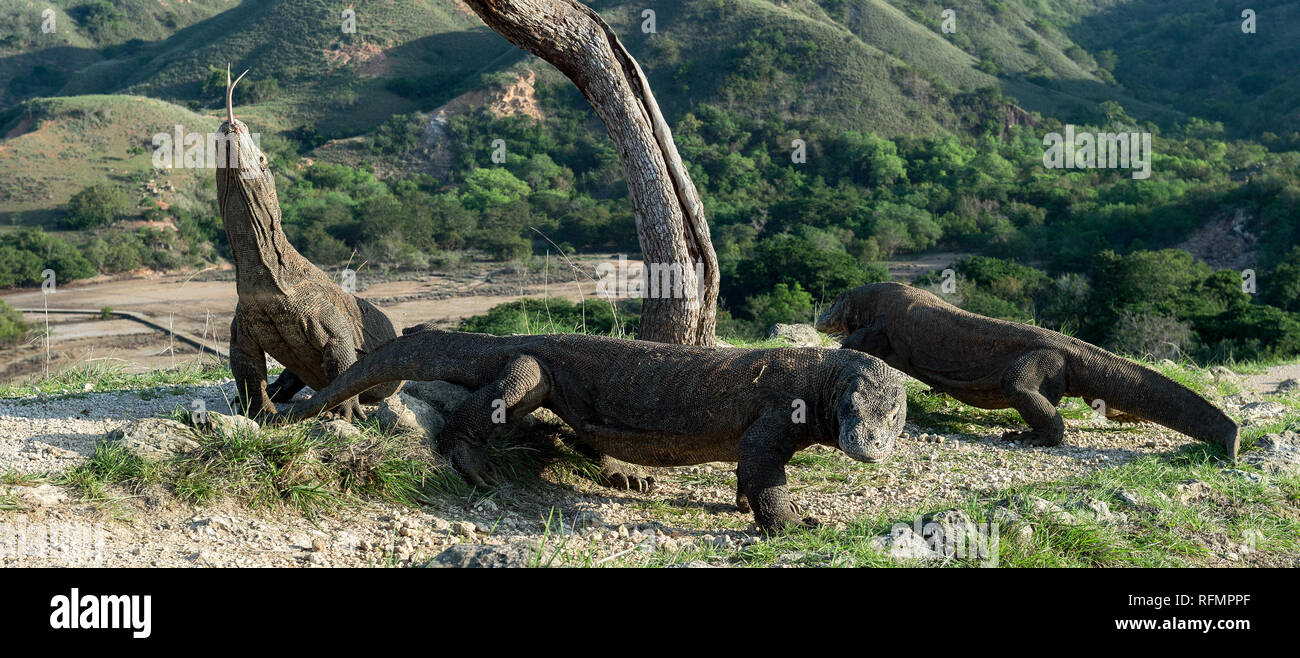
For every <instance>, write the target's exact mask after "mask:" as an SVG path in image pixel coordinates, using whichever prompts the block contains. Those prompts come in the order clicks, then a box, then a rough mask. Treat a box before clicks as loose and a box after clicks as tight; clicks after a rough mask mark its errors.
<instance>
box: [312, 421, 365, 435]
mask: <svg viewBox="0 0 1300 658" xmlns="http://www.w3.org/2000/svg"><path fill="white" fill-rule="evenodd" d="M317 436H320V437H323V438H327V439H343V440H345V441H350V440H354V439H359V438H361V430H360V429H357V427H356V426H355V425H353V424H352V423H349V422H347V421H346V420H342V419H339V418H334V419H331V420H327V421H325V422H324V423H322V424H321V426H320V430H318V432H317Z"/></svg>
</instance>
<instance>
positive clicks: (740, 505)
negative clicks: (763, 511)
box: [736, 491, 753, 514]
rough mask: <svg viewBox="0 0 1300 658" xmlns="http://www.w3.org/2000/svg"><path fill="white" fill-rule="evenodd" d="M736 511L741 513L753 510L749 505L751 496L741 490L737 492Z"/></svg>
mask: <svg viewBox="0 0 1300 658" xmlns="http://www.w3.org/2000/svg"><path fill="white" fill-rule="evenodd" d="M736 511H738V512H740V513H741V514H749V513H750V512H751V511H753V508H752V507H750V505H749V496H746V495H745V494H744V493H743V492H740V491H737V492H736Z"/></svg>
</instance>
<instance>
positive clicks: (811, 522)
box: [759, 502, 822, 535]
mask: <svg viewBox="0 0 1300 658" xmlns="http://www.w3.org/2000/svg"><path fill="white" fill-rule="evenodd" d="M801 514H802V511H800V509H799V507H798V506H797V505H795V504H794V503H792V502H787V503H786V509H785V510H784V511H783V513H779V514H776V515H775V518H774V519H771V520H770V521H768V522H767V523H763V522H762V521H760V522H759V530H761V531H762V532H763V534H765V535H778V534H781V533H782V532H786V531H790V530H810V529H812V528H820V527H821V525H822V523H821V521H819V520H818V519H817V517H815V516H801Z"/></svg>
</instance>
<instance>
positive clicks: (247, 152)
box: [217, 119, 302, 294]
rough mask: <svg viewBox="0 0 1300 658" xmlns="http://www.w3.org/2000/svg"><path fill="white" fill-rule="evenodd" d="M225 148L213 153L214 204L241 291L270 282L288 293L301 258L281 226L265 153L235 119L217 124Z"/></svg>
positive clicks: (278, 204)
mask: <svg viewBox="0 0 1300 658" xmlns="http://www.w3.org/2000/svg"><path fill="white" fill-rule="evenodd" d="M219 137H221V138H222V140H223V141H222V144H223V145H224V149H225V150H224V152H223V151H219V152H218V156H219V157H218V158H217V203H218V205H219V206H220V209H221V221H222V223H223V224H224V225H225V227H226V235H227V237H228V239H229V240H230V251H231V255H232V257H233V258H234V260H235V275H236V276H235V278H236V287H237V288H238V290H239V292H240V294H244V293H246V292H251V291H254V290H265V289H267V288H270V287H274V288H278V289H279V290H280V291H281V292H288V290H287V289H288V288H290V287H292V285H293V283H294V282H295V281H296V280H297V279H298V278H300V277H301V276H302V272H301V269H302V268H301V266H300V263H298V261H299V260H301V257H299V256H298V253H297V251H295V250H294V249H293V247H292V246H290V244H289V241H288V239H287V238H286V237H285V235H284V231H283V230H282V229H281V227H280V201H279V198H278V197H277V196H276V193H275V176H274V175H273V174H272V173H271V170H270V168H269V167H268V166H267V161H266V156H265V155H263V154H262V153H261V152H260V151H258V149H257V147H256V146H255V145H254V144H253V140H252V139H251V137H250V136H249V132H248V126H246V125H244V122H242V121H239V120H238V119H236V120H235V121H234V122H233V123H232V122H223V123H222V124H221V127H220V129H219Z"/></svg>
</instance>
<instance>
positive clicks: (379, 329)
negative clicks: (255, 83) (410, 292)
mask: <svg viewBox="0 0 1300 658" xmlns="http://www.w3.org/2000/svg"><path fill="white" fill-rule="evenodd" d="M245 73H247V71H245ZM239 77H240V78H243V77H244V76H243V75H240V76H239ZM238 82H239V80H238V79H237V80H235V82H234V83H231V82H230V73H229V71H227V72H226V121H225V122H224V123H222V124H221V127H220V128H219V130H220V135H221V137H222V139H223V142H222V143H223V144H224V146H225V148H227V149H228V152H227V153H226V154H224V157H221V158H218V161H219V162H218V163H217V200H218V203H219V204H220V207H221V220H222V222H223V223H224V224H225V226H226V235H227V236H229V239H230V251H231V254H232V255H233V257H234V261H235V287H236V289H237V291H238V293H239V302H238V304H237V305H236V306H235V319H234V321H233V322H231V324H230V369H231V370H232V371H233V372H234V377H235V385H236V386H237V387H238V390H239V397H240V400H241V401H242V403H243V406H244V413H245V414H247V415H248V416H258V415H261V414H274V413H275V412H276V409H275V404H274V403H275V402H288V401H289V400H291V399H292V398H293V396H294V395H295V394H296V393H297V392H298V391H300V390H302V387H303V386H304V385H309V386H311V387H312V388H314V389H316V390H320V389H322V388H325V385H326V384H328V383H330V382H331V381H333V380H334V378H336V377H338V376H339V375H341V374H343V371H345V370H347V369H348V366H351V365H352V364H353V363H354V362H356V360H357V356H358V355H362V354H366V353H368V352H370V351H372V350H374V349H375V348H376V347H378V346H380V345H382V344H384V343H386V342H388V341H390V340H392V339H393V338H395V337H396V336H397V333H396V331H394V329H393V323H392V321H390V320H389V319H388V316H386V315H384V312H383V311H381V310H379V309H377V308H375V307H374V306H372V305H371V304H370V303H369V302H366V301H365V300H362V299H358V298H357V297H355V296H354V295H350V294H348V293H346V292H344V291H343V289H341V288H340V287H339V286H338V285H336V284H335V283H334V282H333V281H332V280H330V278H329V277H328V276H326V274H325V273H324V272H322V271H320V270H319V269H317V268H316V266H314V265H312V264H311V262H309V261H308V260H307V259H306V258H303V257H302V256H301V255H300V254H299V253H298V252H297V251H296V250H295V249H294V248H293V246H292V245H290V244H289V240H288V239H287V238H286V237H285V235H284V231H283V230H282V229H281V227H280V201H279V199H278V198H277V197H276V193H275V176H274V175H273V174H272V173H271V170H270V168H269V167H268V166H267V161H266V156H265V155H264V154H262V152H261V151H259V150H258V148H257V146H256V145H255V144H254V143H253V140H252V138H251V135H250V133H249V131H248V126H246V125H244V122H242V121H239V120H237V119H235V114H234V109H233V107H232V105H231V95H232V93H233V91H234V88H235V84H238ZM267 354H269V355H271V356H272V357H275V359H276V360H277V361H279V362H280V363H282V364H284V366H285V372H284V373H283V374H282V375H280V377H279V378H278V379H276V381H275V384H273V385H272V386H271V387H270V388H269V389H268V388H267V385H266V355H267ZM400 387H401V382H400V381H399V382H385V383H384V384H383V385H382V386H376V387H375V388H373V389H370V390H366V391H358V392H359V393H361V395H360V399H359V400H358V399H357V398H355V397H354V398H352V399H350V400H347V401H345V402H344V403H343V405H342V408H341V409H340V410H339V413H340V415H342V416H343V417H344V418H347V419H350V418H351V417H352V416H354V415H357V416H361V417H364V414H363V413H362V412H361V402H378V401H380V400H383V399H384V398H386V397H388V396H390V395H392V394H394V393H396V392H397V390H398V389H399V388H400Z"/></svg>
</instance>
